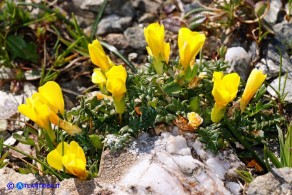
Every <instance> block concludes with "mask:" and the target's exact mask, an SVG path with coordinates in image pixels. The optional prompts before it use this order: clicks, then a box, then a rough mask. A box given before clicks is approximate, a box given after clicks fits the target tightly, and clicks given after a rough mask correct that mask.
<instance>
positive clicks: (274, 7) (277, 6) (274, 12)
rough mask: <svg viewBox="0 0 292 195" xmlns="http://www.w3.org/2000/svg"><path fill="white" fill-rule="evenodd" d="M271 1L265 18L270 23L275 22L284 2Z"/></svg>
mask: <svg viewBox="0 0 292 195" xmlns="http://www.w3.org/2000/svg"><path fill="white" fill-rule="evenodd" d="M270 2H271V4H270V10H269V11H268V14H267V15H266V16H265V17H264V19H265V20H266V21H267V22H268V23H270V24H275V23H276V21H277V18H278V13H279V11H280V10H281V8H282V2H281V1H279V0H271V1H270Z"/></svg>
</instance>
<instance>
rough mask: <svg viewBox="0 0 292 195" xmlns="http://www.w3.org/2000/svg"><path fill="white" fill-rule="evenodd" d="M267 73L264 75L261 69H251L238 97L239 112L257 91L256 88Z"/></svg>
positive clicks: (260, 84)
mask: <svg viewBox="0 0 292 195" xmlns="http://www.w3.org/2000/svg"><path fill="white" fill-rule="evenodd" d="M266 77H267V75H265V74H264V73H263V72H262V71H261V70H258V69H253V70H252V71H251V73H250V75H249V77H248V79H247V83H246V86H245V89H244V91H243V94H242V97H241V99H240V109H241V112H243V111H244V109H245V108H246V106H247V105H248V103H249V101H250V100H251V98H252V97H253V96H254V94H255V93H256V92H257V90H258V89H259V88H260V87H261V86H262V84H263V82H264V81H265V79H266Z"/></svg>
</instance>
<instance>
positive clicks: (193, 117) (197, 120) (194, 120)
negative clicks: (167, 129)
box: [187, 112, 203, 129]
mask: <svg viewBox="0 0 292 195" xmlns="http://www.w3.org/2000/svg"><path fill="white" fill-rule="evenodd" d="M187 117H188V121H189V122H188V124H189V125H190V126H192V127H193V128H194V129H197V128H198V127H199V126H200V125H201V124H202V122H203V119H202V118H201V117H200V115H198V114H197V113H195V112H190V113H188V115H187Z"/></svg>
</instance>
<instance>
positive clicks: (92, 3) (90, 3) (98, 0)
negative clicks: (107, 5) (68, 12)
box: [73, 0, 104, 12]
mask: <svg viewBox="0 0 292 195" xmlns="http://www.w3.org/2000/svg"><path fill="white" fill-rule="evenodd" d="M103 1H104V0H82V1H79V0H73V3H74V4H75V5H80V8H81V9H84V10H90V11H94V12H97V11H98V9H99V8H100V6H101V5H102V3H103Z"/></svg>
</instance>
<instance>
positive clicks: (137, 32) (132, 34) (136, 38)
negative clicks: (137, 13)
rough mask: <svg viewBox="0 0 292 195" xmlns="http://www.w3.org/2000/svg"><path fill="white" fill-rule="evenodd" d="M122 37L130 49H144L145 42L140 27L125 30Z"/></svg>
mask: <svg viewBox="0 0 292 195" xmlns="http://www.w3.org/2000/svg"><path fill="white" fill-rule="evenodd" d="M124 35H125V37H126V39H127V40H128V42H129V44H130V46H131V47H132V48H135V49H145V47H146V41H145V38H144V30H143V28H142V27H139V26H135V27H130V28H127V30H126V31H125V32H124Z"/></svg>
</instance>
